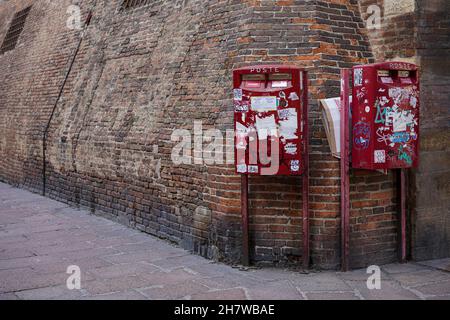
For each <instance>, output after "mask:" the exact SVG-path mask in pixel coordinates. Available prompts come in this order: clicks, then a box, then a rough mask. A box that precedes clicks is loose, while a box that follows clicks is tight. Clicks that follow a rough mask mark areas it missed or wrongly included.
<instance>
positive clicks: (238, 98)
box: [234, 89, 242, 101]
mask: <svg viewBox="0 0 450 320" xmlns="http://www.w3.org/2000/svg"><path fill="white" fill-rule="evenodd" d="M234 100H236V101H242V89H234Z"/></svg>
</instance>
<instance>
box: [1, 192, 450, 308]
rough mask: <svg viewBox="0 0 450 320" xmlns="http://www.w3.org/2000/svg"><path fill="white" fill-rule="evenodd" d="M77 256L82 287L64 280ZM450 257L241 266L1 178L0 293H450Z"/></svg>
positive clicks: (280, 296) (417, 296)
mask: <svg viewBox="0 0 450 320" xmlns="http://www.w3.org/2000/svg"><path fill="white" fill-rule="evenodd" d="M70 265H78V266H79V267H80V268H81V271H82V289H81V290H74V291H70V290H68V289H67V287H66V279H67V277H68V276H69V275H68V274H66V270H67V267H68V266H70ZM449 272H450V259H447V260H440V261H430V262H426V263H420V264H419V263H410V264H406V265H399V264H393V265H387V266H384V267H383V268H382V279H383V281H382V290H379V291H370V290H368V289H367V286H366V280H367V277H368V275H367V274H366V272H365V270H357V271H353V272H349V273H345V274H344V273H339V272H321V273H317V272H315V273H310V274H301V273H299V272H294V271H289V270H279V269H259V270H249V271H241V270H239V269H236V268H232V267H230V266H226V265H223V264H217V263H213V262H211V261H209V260H206V259H203V258H201V257H198V256H194V255H191V254H189V253H188V252H186V251H184V250H182V249H180V248H177V247H175V246H172V245H170V244H168V243H167V242H165V241H162V240H159V239H155V238H153V237H151V236H148V235H146V234H143V233H140V232H138V231H136V230H132V229H129V228H127V227H125V226H122V225H120V224H117V223H115V222H112V221H109V220H105V219H103V218H100V217H96V216H92V215H90V214H89V213H88V212H86V211H80V210H77V209H73V208H70V207H68V206H67V205H65V204H62V203H59V202H56V201H52V200H49V199H47V198H43V197H41V196H38V195H35V194H32V193H29V192H27V191H24V190H20V189H15V188H12V187H10V186H8V185H5V184H1V183H0V300H5V299H299V300H301V299H448V300H450V273H449Z"/></svg>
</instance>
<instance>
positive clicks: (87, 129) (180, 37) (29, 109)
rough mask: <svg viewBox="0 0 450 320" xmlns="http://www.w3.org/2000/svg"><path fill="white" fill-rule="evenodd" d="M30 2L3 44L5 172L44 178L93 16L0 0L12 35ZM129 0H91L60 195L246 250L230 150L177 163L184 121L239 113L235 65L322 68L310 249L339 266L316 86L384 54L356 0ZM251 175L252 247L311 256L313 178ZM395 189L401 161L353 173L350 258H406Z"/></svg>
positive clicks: (129, 220)
mask: <svg viewBox="0 0 450 320" xmlns="http://www.w3.org/2000/svg"><path fill="white" fill-rule="evenodd" d="M28 3H34V5H33V8H32V11H31V12H30V15H29V17H28V20H27V24H26V25H25V29H24V32H23V35H22V36H21V38H20V39H19V43H18V48H16V49H15V50H14V51H12V52H9V53H6V54H5V55H3V56H0V77H1V79H0V112H1V114H2V116H1V117H0V128H1V130H2V136H1V139H0V154H1V158H0V179H1V180H3V181H6V182H9V183H12V184H16V185H20V186H23V187H26V188H28V189H31V190H34V191H37V192H39V191H41V189H42V167H43V166H42V162H43V161H42V153H43V152H42V137H43V132H44V129H45V127H46V126H47V123H48V121H49V119H50V115H51V113H52V109H53V105H54V103H55V101H56V98H57V95H58V90H59V86H60V85H61V83H62V82H63V79H64V76H65V73H66V70H67V69H68V64H69V61H70V57H71V55H72V54H73V52H74V50H75V48H76V46H77V44H78V39H79V38H80V35H81V32H80V31H76V30H69V29H68V28H67V27H66V19H67V17H68V15H67V14H66V9H67V6H68V5H69V4H70V3H71V2H70V1H62V2H60V3H59V4H58V5H56V4H53V3H49V2H47V1H18V0H14V1H8V2H7V3H3V4H1V5H0V21H2V22H1V23H0V39H2V38H3V37H4V34H5V33H6V30H7V25H8V22H9V21H10V19H11V18H12V16H13V15H14V13H15V12H16V11H17V10H19V9H21V8H23V7H25V6H26V5H27V4H28ZM120 3H121V1H118V0H117V1H100V0H98V1H94V0H92V1H81V2H80V6H81V8H82V13H83V17H85V16H86V13H87V11H88V9H89V8H92V10H93V12H94V17H93V20H92V22H91V25H90V26H89V28H88V29H87V32H86V35H85V38H84V40H83V42H82V45H81V48H80V51H79V53H78V55H77V58H76V60H75V63H74V66H73V69H72V72H71V73H70V76H69V79H68V81H67V83H66V86H65V89H64V92H63V94H62V97H61V100H60V101H59V103H58V105H57V107H56V110H55V113H54V116H53V117H52V119H51V123H50V130H49V136H48V146H47V152H46V158H47V171H46V178H47V195H48V196H50V197H52V198H55V199H58V200H61V201H65V202H68V203H70V204H72V205H79V206H82V207H87V208H90V210H91V212H93V213H95V214H100V215H104V216H107V217H109V218H111V219H116V220H119V221H120V222H122V223H124V224H127V225H130V226H132V227H135V228H137V229H139V230H142V231H145V232H147V233H150V234H153V235H156V236H158V237H161V238H166V239H168V240H170V241H173V242H176V243H179V244H180V245H182V246H183V247H184V248H186V249H189V250H192V251H194V252H196V253H198V254H201V255H204V256H208V257H211V258H218V259H221V260H225V261H228V262H232V263H234V262H237V261H239V257H240V247H241V240H240V235H241V231H240V230H241V229H240V179H239V177H237V176H235V175H234V170H233V168H232V166H230V165H225V164H217V165H210V164H208V165H207V164H204V163H202V164H191V165H180V166H174V165H173V163H172V160H171V151H172V148H173V147H174V145H175V144H176V142H173V141H171V135H172V132H173V131H174V130H176V129H187V130H189V131H191V132H192V133H193V132H194V131H193V129H194V121H202V124H203V128H202V129H203V130H204V131H206V130H208V129H212V128H214V129H219V130H222V131H224V130H226V129H230V128H232V119H233V105H232V101H231V94H230V91H231V90H230V88H231V86H232V85H231V71H232V69H233V68H234V67H239V66H243V65H247V64H255V63H269V62H275V63H291V64H295V65H298V66H301V67H305V68H307V69H308V71H309V72H310V86H311V95H310V103H311V106H310V108H311V111H310V117H311V118H310V119H311V120H310V121H311V128H312V129H311V139H310V142H311V157H310V160H311V170H312V171H311V198H310V200H311V215H312V219H311V245H312V262H313V264H314V265H315V266H318V267H323V268H335V267H337V266H338V265H339V258H340V241H339V239H340V236H339V233H340V227H339V226H340V220H339V215H340V214H339V193H340V190H339V184H340V180H339V162H338V161H337V160H335V159H333V158H332V156H331V153H330V150H329V147H328V143H327V141H326V137H325V132H324V129H323V124H322V119H321V117H320V113H319V109H318V105H317V99H320V98H325V97H331V96H337V95H338V94H339V87H340V84H339V72H340V69H341V68H345V67H351V66H352V65H355V64H360V63H368V62H373V61H374V60H373V55H372V52H371V51H370V44H369V41H368V38H367V35H366V32H365V30H364V24H363V21H362V20H361V18H360V16H359V9H360V8H359V7H358V4H357V2H356V1H349V0H339V1H338V0H334V1H304V0H303V1H298V0H296V1H294V0H290V1H259V0H252V1H250V0H248V1H225V0H219V1H207V2H206V1H195V0H192V1H156V2H155V3H154V4H152V5H150V6H147V7H142V8H137V9H133V10H131V11H129V10H126V11H120V10H118V8H119V7H120ZM374 52H377V50H374ZM3 133H4V134H3ZM194 140H195V139H194V137H193V141H192V143H193V144H194ZM206 144H207V143H206ZM195 156H196V159H197V160H198V156H199V155H197V154H196V155H195ZM250 191H251V193H250V210H251V248H253V250H252V260H253V261H255V262H259V263H280V264H285V263H289V262H297V261H299V260H300V259H301V252H302V251H301V250H302V245H303V244H302V241H301V239H302V227H301V215H302V213H301V208H302V203H301V180H300V179H299V178H285V177H277V178H273V177H270V178H269V177H254V178H252V179H251V180H250ZM395 198H396V189H395V179H394V177H393V176H392V175H388V176H384V175H382V174H377V173H368V172H354V173H353V174H352V199H353V200H352V212H351V215H352V221H351V223H352V239H351V241H352V243H351V245H352V261H351V263H352V266H354V267H357V266H363V265H366V264H374V263H375V264H376V263H385V262H392V261H395V260H396V246H397V236H396V235H397V232H396V225H397V219H396V210H397V208H396V203H395Z"/></svg>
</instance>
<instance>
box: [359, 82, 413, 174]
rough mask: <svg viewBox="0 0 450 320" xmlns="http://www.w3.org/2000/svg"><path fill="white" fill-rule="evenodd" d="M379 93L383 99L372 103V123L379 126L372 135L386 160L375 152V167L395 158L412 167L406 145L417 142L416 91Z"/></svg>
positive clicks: (409, 147) (411, 87)
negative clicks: (374, 135)
mask: <svg viewBox="0 0 450 320" xmlns="http://www.w3.org/2000/svg"><path fill="white" fill-rule="evenodd" d="M383 93H385V94H386V95H387V96H381V97H379V98H377V100H376V102H375V109H376V110H377V115H376V118H375V123H376V124H378V125H380V127H379V128H378V129H377V132H376V135H377V141H378V142H379V143H384V144H385V146H386V147H387V154H388V157H384V156H382V154H381V153H380V152H378V153H376V154H375V159H376V163H385V162H386V159H389V160H393V156H394V155H396V157H397V160H398V161H402V162H404V163H406V164H407V165H412V163H413V160H412V159H413V156H414V154H413V152H414V148H413V147H412V146H410V144H411V143H413V142H414V141H416V140H417V138H418V135H417V131H418V124H419V121H418V113H417V112H416V110H415V109H416V108H417V105H418V99H419V98H418V97H419V92H418V90H417V87H416V86H410V87H396V88H390V89H389V90H385V91H384V92H383ZM355 143H356V141H355ZM360 143H361V142H360Z"/></svg>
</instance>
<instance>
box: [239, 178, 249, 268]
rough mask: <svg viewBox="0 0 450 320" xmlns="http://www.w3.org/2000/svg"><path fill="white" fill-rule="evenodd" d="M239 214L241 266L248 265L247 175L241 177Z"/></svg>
mask: <svg viewBox="0 0 450 320" xmlns="http://www.w3.org/2000/svg"><path fill="white" fill-rule="evenodd" d="M241 213H242V265H244V266H249V265H250V251H249V222H248V221H249V218H248V175H246V174H243V175H241Z"/></svg>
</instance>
